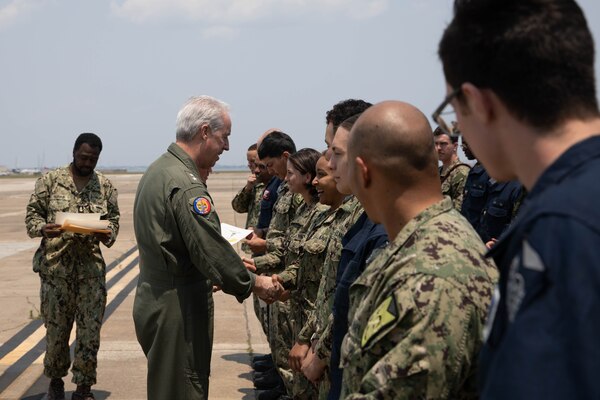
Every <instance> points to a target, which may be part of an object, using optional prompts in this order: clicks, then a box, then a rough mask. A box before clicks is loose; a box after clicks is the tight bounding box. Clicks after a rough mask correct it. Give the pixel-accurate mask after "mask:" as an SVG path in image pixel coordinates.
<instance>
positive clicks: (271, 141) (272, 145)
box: [258, 131, 296, 159]
mask: <svg viewBox="0 0 600 400" xmlns="http://www.w3.org/2000/svg"><path fill="white" fill-rule="evenodd" d="M286 151H287V152H288V153H290V154H292V153H295V152H296V145H295V144H294V141H293V140H292V138H291V137H290V136H289V135H288V134H286V133H283V132H281V131H273V132H270V133H269V134H268V135H266V136H265V137H264V139H263V140H262V142H261V143H260V146H259V147H258V158H260V159H263V158H265V157H280V156H281V155H282V154H283V153H284V152H286Z"/></svg>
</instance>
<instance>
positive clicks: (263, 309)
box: [252, 293, 269, 338]
mask: <svg viewBox="0 0 600 400" xmlns="http://www.w3.org/2000/svg"><path fill="white" fill-rule="evenodd" d="M252 303H253V305H254V314H256V318H258V321H259V322H260V326H261V328H262V329H263V332H264V334H265V336H267V338H269V321H268V319H269V316H268V315H267V303H265V302H264V301H262V300H261V299H259V298H258V296H257V295H256V294H254V293H252Z"/></svg>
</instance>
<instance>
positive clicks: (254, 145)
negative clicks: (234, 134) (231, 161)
mask: <svg viewBox="0 0 600 400" xmlns="http://www.w3.org/2000/svg"><path fill="white" fill-rule="evenodd" d="M257 148H258V146H257V145H256V143H252V144H251V145H250V147H248V151H255V150H257Z"/></svg>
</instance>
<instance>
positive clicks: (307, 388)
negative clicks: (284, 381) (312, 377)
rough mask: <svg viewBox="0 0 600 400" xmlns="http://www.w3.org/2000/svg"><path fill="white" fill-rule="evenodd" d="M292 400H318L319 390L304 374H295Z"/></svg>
mask: <svg viewBox="0 0 600 400" xmlns="http://www.w3.org/2000/svg"><path fill="white" fill-rule="evenodd" d="M291 394H292V398H294V399H297V400H316V399H317V398H318V393H317V389H316V388H315V385H313V384H312V383H311V382H310V381H309V380H308V379H307V378H306V377H305V376H304V374H303V373H302V372H294V384H293V386H292V393H291Z"/></svg>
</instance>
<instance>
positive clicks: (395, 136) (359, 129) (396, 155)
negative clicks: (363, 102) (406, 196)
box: [348, 101, 439, 185]
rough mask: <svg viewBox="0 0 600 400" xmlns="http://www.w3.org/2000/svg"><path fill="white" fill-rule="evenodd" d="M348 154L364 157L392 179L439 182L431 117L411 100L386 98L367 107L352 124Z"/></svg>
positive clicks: (396, 181)
mask: <svg viewBox="0 0 600 400" xmlns="http://www.w3.org/2000/svg"><path fill="white" fill-rule="evenodd" d="M348 156H349V157H350V159H354V158H355V157H357V156H359V157H361V158H362V159H364V160H365V161H366V162H368V163H369V164H371V165H372V166H374V167H375V168H376V169H377V170H379V171H380V172H381V173H382V175H384V176H385V177H386V178H387V180H388V181H390V182H392V183H398V184H400V185H406V184H412V183H413V182H418V181H423V180H424V179H433V180H437V182H439V175H438V170H437V156H436V153H435V147H434V145H433V138H432V132H431V127H430V126H429V121H428V120H427V118H426V117H425V115H423V113H422V112H421V111H419V110H418V109H417V108H416V107H414V106H412V105H410V104H408V103H403V102H400V101H385V102H383V103H379V104H376V105H374V106H373V107H371V108H369V109H368V110H366V111H365V112H364V113H363V114H362V115H361V117H360V118H359V119H358V121H356V123H355V124H354V127H353V128H352V132H351V134H350V141H349V142H348Z"/></svg>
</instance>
